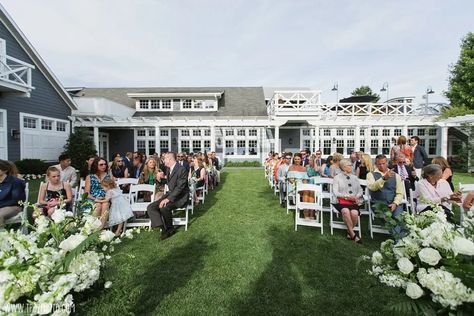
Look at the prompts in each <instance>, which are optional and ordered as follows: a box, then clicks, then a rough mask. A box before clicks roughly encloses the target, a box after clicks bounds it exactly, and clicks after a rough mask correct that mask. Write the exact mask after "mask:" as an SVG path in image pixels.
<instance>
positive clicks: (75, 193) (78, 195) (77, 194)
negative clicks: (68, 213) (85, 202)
mask: <svg viewBox="0 0 474 316" xmlns="http://www.w3.org/2000/svg"><path fill="white" fill-rule="evenodd" d="M85 187H86V181H85V180H83V179H81V180H80V181H79V185H78V186H77V187H75V188H73V189H72V197H73V200H72V213H73V214H74V215H76V212H77V210H76V204H77V203H78V202H80V201H81V200H82V195H83V194H84V189H85Z"/></svg>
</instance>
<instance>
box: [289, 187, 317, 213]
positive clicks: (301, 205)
mask: <svg viewBox="0 0 474 316" xmlns="http://www.w3.org/2000/svg"><path fill="white" fill-rule="evenodd" d="M303 191H310V192H312V193H313V196H314V203H311V202H303V201H301V197H302V195H301V193H302V192H303ZM321 193H322V189H321V186H320V185H316V184H309V183H300V184H298V186H297V187H296V209H297V210H298V209H310V210H317V211H319V210H322V207H323V196H322V194H321Z"/></svg>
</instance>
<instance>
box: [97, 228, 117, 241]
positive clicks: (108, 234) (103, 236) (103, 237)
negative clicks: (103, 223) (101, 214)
mask: <svg viewBox="0 0 474 316" xmlns="http://www.w3.org/2000/svg"><path fill="white" fill-rule="evenodd" d="M114 237H115V234H114V233H113V232H112V231H110V230H104V231H102V232H101V233H100V237H99V239H100V241H102V242H111V241H112V239H114Z"/></svg>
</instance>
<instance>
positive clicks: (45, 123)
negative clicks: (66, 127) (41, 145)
mask: <svg viewBox="0 0 474 316" xmlns="http://www.w3.org/2000/svg"><path fill="white" fill-rule="evenodd" d="M41 129H44V130H47V131H52V130H53V121H51V120H45V119H42V120H41Z"/></svg>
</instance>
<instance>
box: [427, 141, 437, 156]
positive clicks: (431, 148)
mask: <svg viewBox="0 0 474 316" xmlns="http://www.w3.org/2000/svg"><path fill="white" fill-rule="evenodd" d="M437 146H438V141H437V140H436V139H430V140H429V142H428V155H436V149H437Z"/></svg>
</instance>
